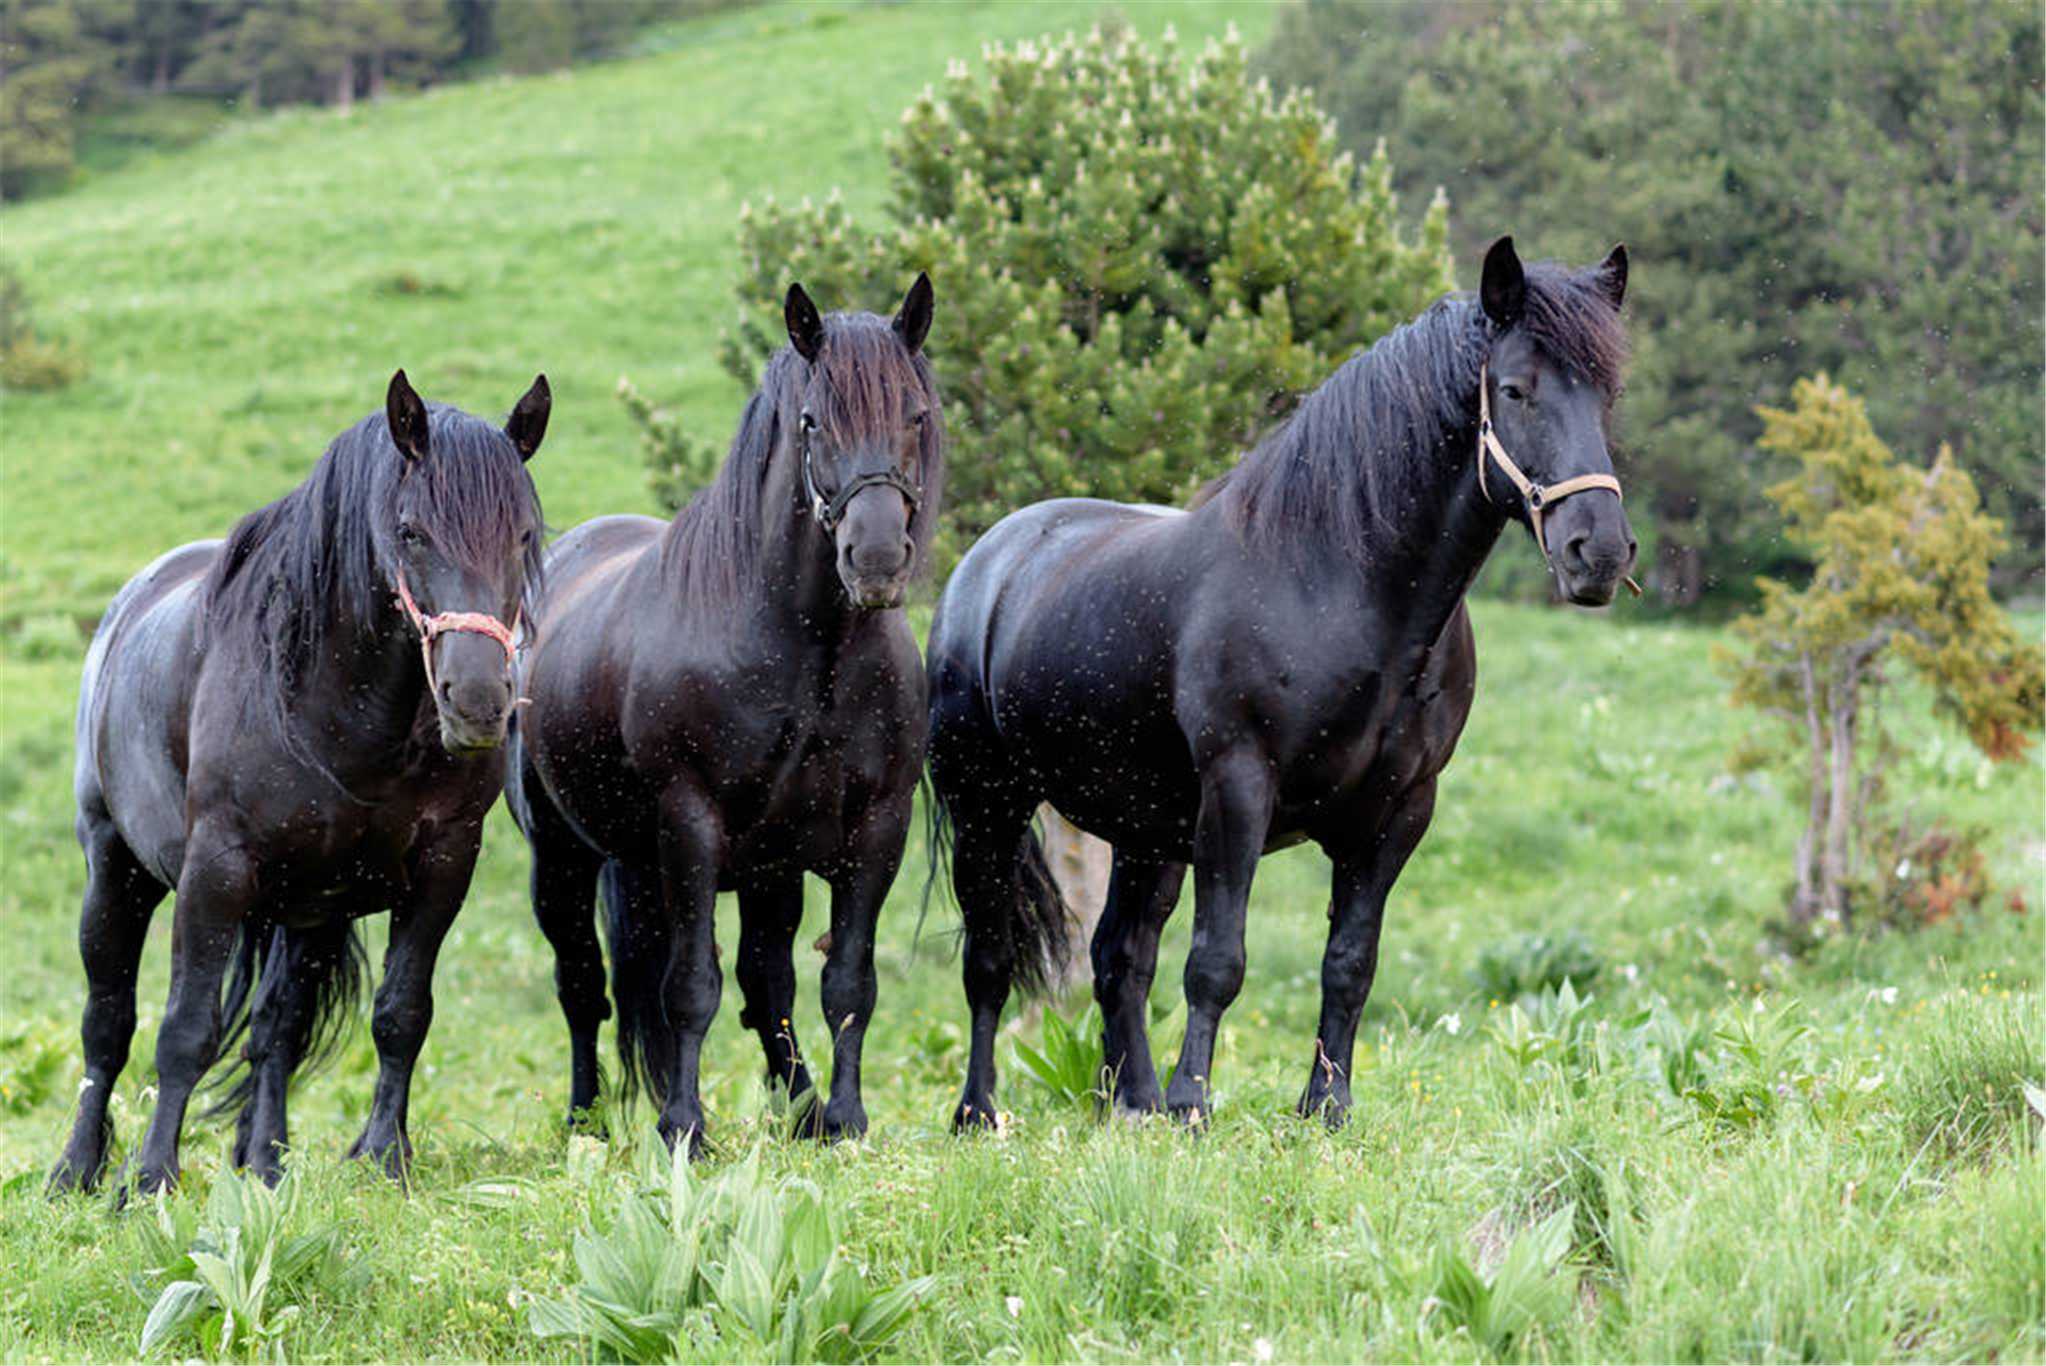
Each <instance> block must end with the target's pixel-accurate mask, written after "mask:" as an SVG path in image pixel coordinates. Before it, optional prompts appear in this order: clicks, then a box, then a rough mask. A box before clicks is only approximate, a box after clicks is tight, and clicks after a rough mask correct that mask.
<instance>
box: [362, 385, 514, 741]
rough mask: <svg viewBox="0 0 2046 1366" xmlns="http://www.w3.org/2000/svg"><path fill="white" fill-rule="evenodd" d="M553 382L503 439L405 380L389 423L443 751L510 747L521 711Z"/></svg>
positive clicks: (401, 550)
mask: <svg viewBox="0 0 2046 1366" xmlns="http://www.w3.org/2000/svg"><path fill="white" fill-rule="evenodd" d="M551 406H552V397H551V395H550V394H549V392H548V388H547V377H546V376H545V375H542V376H539V377H538V378H536V379H534V381H533V386H532V388H530V389H528V390H527V391H526V393H525V396H524V397H523V398H521V399H520V400H519V401H518V405H517V406H516V407H514V408H513V409H512V413H511V417H510V418H509V419H507V420H506V422H505V425H504V427H503V429H502V430H500V429H498V428H497V427H496V426H495V425H493V424H491V423H488V422H485V421H483V420H481V419H479V418H474V417H471V416H469V415H468V414H466V413H462V412H458V411H456V410H455V409H452V408H436V409H435V410H434V411H433V413H431V414H429V413H428V411H427V408H426V404H425V403H424V402H423V401H422V400H421V399H420V397H419V395H418V394H417V393H416V392H414V391H413V388H412V385H411V384H410V382H408V381H407V380H406V378H405V372H404V371H403V370H400V371H399V372H398V373H397V374H395V375H393V376H392V377H391V387H390V391H389V393H388V394H387V395H386V397H385V403H384V411H385V417H386V418H387V420H388V421H389V424H390V432H391V443H392V444H393V445H394V446H396V447H397V449H398V453H399V454H400V455H401V456H403V457H404V464H403V467H402V473H401V474H400V476H399V479H398V482H397V487H396V491H395V496H394V499H393V505H392V508H391V512H392V519H391V523H390V541H389V551H388V553H389V557H390V561H391V569H392V575H393V578H394V580H395V587H396V591H397V595H398V599H399V602H400V604H401V605H402V607H403V608H404V610H405V613H406V615H407V617H408V618H409V619H410V621H411V624H412V628H413V629H414V630H416V631H417V632H418V636H419V644H420V657H421V659H422V661H423V662H424V665H425V670H426V682H427V687H428V689H429V690H430V692H431V695H432V697H433V705H434V709H435V711H436V713H437V714H438V716H439V719H440V739H441V743H442V744H443V745H444V746H446V747H447V750H448V752H449V753H450V754H467V753H473V752H475V751H478V750H485V749H491V748H494V747H495V746H497V745H501V744H503V743H504V736H505V727H506V725H507V724H508V722H509V721H510V719H511V710H512V700H513V699H512V632H513V630H514V628H515V626H516V623H517V621H518V615H519V607H520V604H521V603H522V602H523V601H524V599H525V595H526V585H527V582H528V580H529V578H530V577H531V576H532V574H533V571H534V569H535V567H536V566H537V564H538V562H539V542H540V533H541V529H542V527H541V518H540V502H539V498H538V496H537V495H536V494H535V493H534V491H533V481H532V479H531V478H530V477H529V476H528V475H527V473H526V471H525V463H524V462H525V461H526V460H528V459H530V458H531V457H532V454H533V452H534V451H536V450H538V449H539V448H540V440H541V438H542V437H543V436H545V435H546V432H547V415H548V411H549V409H550V408H551Z"/></svg>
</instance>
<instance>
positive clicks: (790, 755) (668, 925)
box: [510, 276, 944, 1153]
mask: <svg viewBox="0 0 2046 1366" xmlns="http://www.w3.org/2000/svg"><path fill="white" fill-rule="evenodd" d="M931 309H932V298H931V286H930V281H929V280H927V279H925V278H923V277H922V276H919V277H918V278H917V281H916V283H915V284H914V285H913V286H912V287H911V288H910V291H909V294H908V296H907V297H906V298H905V299H904V301H903V304H902V308H901V311H900V312H898V313H897V314H896V316H895V318H894V320H893V322H890V321H889V320H887V319H884V318H879V317H875V316H874V315H872V314H866V313H860V314H832V315H830V316H828V317H820V316H819V315H818V312H817V309H816V307H815V305H813V304H812V303H811V301H810V299H809V296H808V295H806V294H805V293H804V292H803V289H802V287H801V286H800V285H797V286H793V287H791V288H790V290H789V292H788V297H787V300H786V302H785V306H784V314H785V321H786V323H787V326H788V334H789V345H788V346H787V347H785V348H783V349H782V350H781V351H779V352H777V353H776V354H775V356H774V357H773V359H771V360H770V361H769V362H768V364H767V370H766V373H765V374H764V375H763V376H762V377H761V381H760V388H759V390H758V391H757V392H756V393H755V394H754V395H753V397H752V399H751V400H750V401H749V402H748V403H747V405H746V408H745V412H744V414H743V415H742V416H741V418H740V420H739V429H738V432H737V434H736V435H735V436H734V437H733V440H732V445H731V450H730V453H729V454H728V455H727V457H726V459H725V462H724V465H723V467H722V468H721V469H720V470H719V472H718V475H717V478H716V480H715V481H714V482H713V483H712V484H711V485H710V487H709V488H707V489H705V490H704V491H703V492H702V493H700V494H699V495H698V496H697V497H696V498H695V500H694V501H692V502H691V503H690V504H689V505H688V506H687V507H685V508H683V509H682V510H681V511H680V512H679V513H677V514H676V515H675V518H674V520H673V521H671V522H668V523H665V524H664V523H661V522H659V521H656V520H654V519H653V518H650V517H630V516H617V517H603V518H599V519H598V520H596V521H593V522H587V523H585V524H583V525H582V526H579V527H577V528H575V529H574V530H573V531H570V532H569V533H568V534H567V535H565V536H563V537H562V538H561V539H560V540H559V541H557V542H556V543H555V545H554V547H553V548H552V549H551V550H550V551H549V552H548V557H547V593H546V598H545V600H544V604H543V606H544V609H545V611H546V614H547V628H546V630H545V631H544V632H543V633H541V634H539V635H538V636H537V637H536V638H535V639H533V640H532V641H530V642H529V643H528V645H527V647H526V648H525V650H524V651H523V652H522V656H521V658H522V661H523V663H522V669H523V673H522V680H523V684H524V692H525V693H526V695H527V696H529V697H530V698H531V699H532V702H531V706H530V707H529V708H528V709H527V710H526V711H525V712H524V713H523V714H522V715H521V717H520V719H519V722H518V725H517V727H516V731H515V740H514V747H515V752H516V758H515V761H514V769H513V772H512V774H511V786H510V800H511V805H512V809H513V812H514V814H515V815H516V817H517V818H518V821H519V825H520V827H521V828H522V829H523V830H524V831H525V832H526V837H527V838H528V840H530V841H531V843H532V846H533V872H532V878H533V911H534V914H535V916H536V917H537V918H538V919H539V922H540V927H541V929H542V930H543V931H544V932H545V933H546V935H547V938H548V940H549V941H550V942H551V943H552V944H553V946H554V952H555V958H556V985H557V988H558V991H559V995H560V1000H561V1008H562V1012H563V1014H564V1015H565V1016H566V1017H567V1020H568V1027H569V1039H570V1087H569V1110H570V1114H571V1117H573V1116H575V1115H577V1114H579V1113H581V1112H583V1111H585V1110H587V1109H588V1108H589V1107H590V1106H591V1105H592V1104H593V1103H594V1102H595V1100H596V1098H597V1089H598V1071H597V1027H598V1024H599V1022H600V1021H602V1020H603V1019H604V1018H605V1017H606V1016H607V1015H608V1014H609V1010H610V1007H609V1005H608V1004H607V1002H606V1000H605V992H604V959H603V954H602V951H601V949H600V948H599V945H598V942H597V934H596V929H595V926H594V923H593V904H592V899H593V893H594V891H595V888H596V886H597V884H598V882H599V881H600V879H601V881H602V882H603V884H604V892H605V895H604V900H605V903H606V906H607V908H608V912H609V921H608V938H609V940H610V949H611V963H612V975H613V984H614V987H615V991H616V995H617V998H618V1008H619V1013H620V1018H619V1029H618V1044H619V1052H620V1054H621V1056H622V1058H623V1060H624V1063H625V1079H626V1083H627V1085H628V1086H632V1085H634V1084H636V1083H638V1082H642V1081H643V1082H644V1083H646V1084H647V1085H648V1087H649V1089H650V1090H651V1091H652V1093H653V1095H654V1097H655V1099H656V1100H657V1101H658V1102H659V1103H660V1106H661V1111H660V1118H659V1121H658V1123H659V1128H660V1131H661V1134H662V1136H663V1137H664V1138H665V1139H666V1140H667V1141H668V1142H669V1144H670V1145H673V1144H674V1143H676V1142H677V1141H680V1140H683V1139H684V1138H685V1136H686V1141H687V1143H688V1145H689V1148H690V1151H691V1152H692V1153H693V1152H695V1151H697V1150H698V1149H699V1148H700V1145H701V1143H702V1138H703V1123H704V1121H703V1107H702V1104H701V1102H700V1101H699V1099H698V1095H697V1073H698V1055H699V1051H700V1049H701V1047H702V1043H703V1036H704V1032H705V1031H706V1030H707V1029H708V1028H709V1027H710V1022H711V1017H712V1016H713V1015H714V1014H715V1013H716V1011H717V1006H718V998H719V996H720V994H721V992H722V973H721V971H720V969H719V966H718V953H717V946H716V944H715V943H714V940H713V931H714V923H713V911H714V907H715V899H716V894H717V893H718V892H719V891H720V890H736V891H737V892H738V894H739V919H740V930H739V955H738V965H737V968H738V978H739V986H740V988H741V990H742V991H743V992H744V993H745V997H746V1005H745V1010H744V1011H743V1012H742V1013H741V1015H740V1017H739V1018H740V1020H741V1022H742V1023H744V1024H746V1025H747V1026H749V1027H750V1028H752V1029H753V1030H754V1031H755V1032H756V1033H757V1034H758V1035H759V1037H760V1044H761V1048H762V1049H763V1050H764V1051H765V1053H766V1055H767V1071H768V1077H769V1081H770V1083H771V1084H772V1085H774V1086H777V1087H786V1088H787V1090H788V1092H789V1093H790V1094H791V1095H800V1094H802V1093H803V1092H806V1091H808V1090H809V1089H810V1077H809V1072H808V1070H807V1069H806V1067H805V1065H804V1063H803V1059H802V1056H801V1054H800V1052H799V1050H798V1049H797V1047H796V1035H795V1029H794V1026H793V1025H792V1023H791V1015H792V1012H793V1005H794V1000H795V973H794V967H793V965H792V963H791V960H790V947H791V944H792V943H793V941H794V938H795V934H796V928H797V923H798V921H799V920H800V919H801V918H802V913H803V874H804V872H805V871H806V870H807V871H811V872H815V873H817V874H819V875H820V876H821V877H823V878H824V880H825V881H826V882H827V883H829V884H830V887H831V928H830V932H829V949H828V952H827V956H826V959H825V963H824V980H823V1005H824V1012H825V1016H826V1019H827V1020H828V1022H829V1026H830V1030H831V1037H832V1053H833V1057H832V1068H831V1092H830V1097H829V1099H828V1101H827V1102H826V1103H825V1104H824V1105H823V1107H822V1108H821V1113H818V1112H813V1114H812V1116H811V1123H812V1131H813V1132H815V1133H818V1134H821V1135H826V1136H829V1135H838V1134H859V1133H862V1132H864V1131H865V1129H866V1126H867V1116H866V1111H865V1109H864V1108H863V1106H862V1104H861V1101H860V1051H861V1046H862V1041H863V1039H864V1036H865V1034H866V1029H867V1023H868V1020H869V1018H870V1017H871V1016H872V1014H873V1009H874V928H875V921H876V919H877V917H878V915H879V912H880V908H881V900H882V898H883V897H884V896H885V895H886V894H887V891H888V888H889V885H890V884H891V883H892V882H893V881H894V878H895V872H896V868H897V866H898V864H899V863H900V862H901V859H902V848H903V841H904V839H905V837H906V835H907V832H908V827H909V819H910V810H911V804H912V797H913V794H914V790H915V786H916V781H917V776H918V774H919V773H920V772H921V771H922V768H923V754H924V728H923V697H924V684H923V670H922V666H921V661H920V660H919V659H918V656H917V650H916V641H915V639H914V637H913V636H912V635H911V633H910V629H909V626H908V623H907V622H906V621H905V620H904V618H903V614H902V612H901V611H900V610H898V609H899V608H900V607H901V605H902V601H903V595H904V592H905V590H906V588H907V585H908V582H909V580H910V578H911V576H912V575H913V574H914V573H915V572H916V571H917V569H918V568H919V567H920V566H921V564H922V562H923V560H924V556H925V551H926V547H927V545H928V543H929V539H930V535H931V531H932V528H933V526H934V524H935V522H936V518H937V503H938V497H939V482H940V480H941V478H942V474H943V450H944V427H943V414H942V411H941V409H940V407H939V403H938V395H937V390H936V388H935V386H934V385H933V383H932V380H931V372H930V366H929V363H928V362H927V361H926V360H925V358H924V356H923V354H922V346H923V341H924V336H925V333H926V332H927V331H928V330H929V328H930V323H931Z"/></svg>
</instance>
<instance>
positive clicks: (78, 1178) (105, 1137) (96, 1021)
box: [50, 807, 168, 1194]
mask: <svg viewBox="0 0 2046 1366" xmlns="http://www.w3.org/2000/svg"><path fill="white" fill-rule="evenodd" d="M79 840H80V842H81V843H82V844H83V845H84V846H85V861H86V868H87V876H86V884H85V905H84V908H83V911H82V912H81V914H80V916H79V921H78V952H79V956H80V957H81V958H82V959H83V960H84V962H85V993H86V994H85V1016H84V1020H83V1022H82V1023H81V1025H80V1027H79V1033H80V1035H81V1036H82V1038H83V1041H84V1044H85V1081H84V1084H83V1085H82V1087H81V1088H80V1090H79V1095H78V1114H77V1116H76V1118H75V1119H74V1120H73V1122H72V1126H71V1139H70V1141H69V1142H68V1143H66V1144H65V1145H64V1153H63V1156H61V1157H59V1158H58V1159H57V1165H56V1167H55V1168H54V1169H53V1170H52V1171H51V1173H50V1190H51V1192H52V1193H53V1194H54V1193H56V1192H59V1191H67V1190H72V1189H74V1188H80V1187H82V1188H84V1189H87V1190H90V1189H92V1188H93V1187H94V1186H95V1185H97V1184H98V1183H99V1179H100V1176H101V1174H102V1172H103V1171H104V1169H105V1167H106V1157H107V1144H108V1142H109V1141H110V1140H111V1139H112V1137H113V1121H112V1120H111V1119H109V1118H108V1117H107V1104H108V1102H109V1101H110V1100H112V1099H113V1092H114V1081H115V1079H116V1078H118V1077H119V1076H120V1075H121V1069H122V1068H123V1067H125V1066H126V1065H127V1063H128V1048H129V1045H130V1044H131V1043H132V1042H133V1041H134V1038H135V974H136V971H137V970H138V969H139V967H140V966H141V963H142V946H143V943H144V942H145V941H146V939H147V938H148V934H149V917H150V913H151V912H152V911H154V910H155V909H156V906H157V903H158V902H160V901H162V900H163V896H164V893H165V892H166V891H167V890H168V889H167V888H166V887H165V886H164V885H163V884H162V883H160V882H158V881H157V880H156V879H155V878H153V877H151V876H150V875H149V874H148V873H147V872H145V871H143V868H142V865H141V864H140V863H138V862H137V861H136V859H135V855H134V854H133V853H131V852H130V851H129V849H128V846H127V844H126V843H125V842H124V841H123V840H122V839H121V837H120V835H119V834H118V833H116V831H115V830H114V825H113V821H112V820H111V819H110V818H109V817H108V816H107V814H106V812H105V811H104V810H103V809H99V808H97V807H94V808H92V809H91V810H89V811H88V812H87V813H86V814H83V815H81V816H80V818H79Z"/></svg>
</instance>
